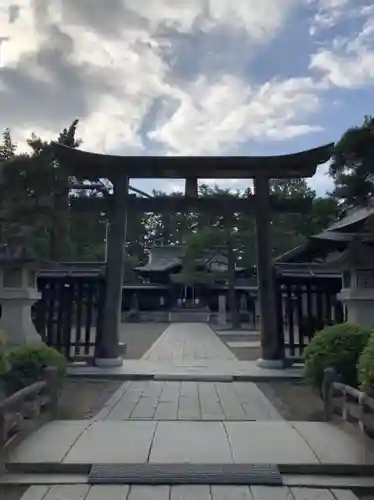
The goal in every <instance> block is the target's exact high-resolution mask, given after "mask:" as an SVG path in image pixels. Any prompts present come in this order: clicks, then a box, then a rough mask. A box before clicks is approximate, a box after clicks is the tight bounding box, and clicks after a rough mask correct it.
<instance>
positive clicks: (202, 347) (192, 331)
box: [69, 323, 302, 381]
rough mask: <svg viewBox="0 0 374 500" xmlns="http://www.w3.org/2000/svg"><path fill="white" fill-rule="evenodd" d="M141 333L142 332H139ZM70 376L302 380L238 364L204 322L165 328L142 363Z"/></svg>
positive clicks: (80, 370) (295, 374)
mask: <svg viewBox="0 0 374 500" xmlns="http://www.w3.org/2000/svg"><path fill="white" fill-rule="evenodd" d="M139 334H140V333H139ZM69 373H70V374H71V375H82V376H90V377H95V376H97V377H102V376H115V377H124V378H126V377H135V376H148V377H156V378H160V379H167V378H176V377H178V378H185V379H186V378H188V377H189V378H190V379H191V380H193V379H194V378H196V377H200V378H201V377H202V378H210V379H214V380H217V379H219V378H225V379H227V380H228V381H229V379H230V378H233V377H236V378H238V379H243V380H246V379H249V378H253V379H263V380H266V379H269V378H270V379H274V378H281V379H282V378H283V379H284V378H301V376H302V372H301V370H299V369H297V368H292V369H286V370H266V369H263V368H259V367H258V366H257V364H256V362H255V361H239V360H238V359H237V358H236V357H235V355H234V354H233V353H232V352H231V350H230V349H229V348H228V347H227V346H226V345H225V344H224V343H223V342H222V341H221V340H220V338H219V337H218V335H216V334H215V333H214V332H213V330H212V329H211V328H210V327H209V326H208V325H206V324H204V323H174V324H171V325H170V326H168V327H167V328H166V330H165V331H164V332H163V334H162V335H161V336H160V337H159V338H158V339H157V341H156V342H155V343H154V344H153V346H152V347H151V348H150V349H149V351H148V352H146V353H145V355H144V356H143V358H142V359H141V360H133V359H126V361H125V363H124V364H123V365H122V366H120V367H115V368H105V369H104V368H97V367H95V366H86V367H82V366H78V367H74V366H73V367H70V368H69Z"/></svg>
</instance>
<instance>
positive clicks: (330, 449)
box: [292, 422, 374, 464]
mask: <svg viewBox="0 0 374 500" xmlns="http://www.w3.org/2000/svg"><path fill="white" fill-rule="evenodd" d="M292 426H293V428H294V429H296V430H297V431H298V432H299V434H300V435H301V436H302V437H303V439H304V440H305V441H306V442H307V443H308V444H309V446H310V447H311V448H312V449H313V450H314V453H315V454H316V455H317V456H318V458H319V460H320V461H321V462H323V463H334V464H339V463H342V464H350V463H352V464H357V463H370V464H373V463H374V453H373V452H374V448H373V443H372V442H371V441H370V440H369V439H367V438H366V437H365V436H363V435H361V434H360V433H358V432H357V431H356V429H354V428H353V427H351V426H350V425H349V424H348V425H347V424H345V423H342V424H341V425H340V426H339V425H338V423H325V422H324V423H321V422H292ZM328 443H331V444H333V445H331V446H327V444H328Z"/></svg>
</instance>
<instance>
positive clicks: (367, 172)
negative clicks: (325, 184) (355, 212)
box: [330, 116, 374, 206]
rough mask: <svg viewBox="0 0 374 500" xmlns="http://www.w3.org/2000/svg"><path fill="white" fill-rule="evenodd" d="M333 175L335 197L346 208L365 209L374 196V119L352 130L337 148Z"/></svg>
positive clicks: (366, 118)
mask: <svg viewBox="0 0 374 500" xmlns="http://www.w3.org/2000/svg"><path fill="white" fill-rule="evenodd" d="M330 174H331V176H332V177H333V179H334V182H335V189H334V192H333V196H334V197H336V198H337V199H339V200H341V201H342V202H343V203H344V204H345V205H348V206H352V205H361V204H364V203H365V202H366V201H367V200H368V198H370V197H372V196H373V195H374V118H373V117H371V116H366V117H365V119H364V122H363V124H362V125H361V126H358V127H352V128H350V129H348V130H347V131H346V132H345V133H344V134H343V136H342V137H341V139H340V140H339V142H338V143H337V144H336V145H335V152H334V157H333V160H332V163H331V166H330Z"/></svg>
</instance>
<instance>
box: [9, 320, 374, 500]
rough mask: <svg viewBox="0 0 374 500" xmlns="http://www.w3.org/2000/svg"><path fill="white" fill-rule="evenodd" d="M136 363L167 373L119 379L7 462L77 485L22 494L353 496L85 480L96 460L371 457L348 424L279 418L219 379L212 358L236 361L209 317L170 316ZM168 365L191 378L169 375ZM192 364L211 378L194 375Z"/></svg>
mask: <svg viewBox="0 0 374 500" xmlns="http://www.w3.org/2000/svg"><path fill="white" fill-rule="evenodd" d="M127 363H128V361H125V363H124V366H126V365H127ZM141 363H145V364H148V369H150V367H154V366H160V364H162V366H163V367H165V368H164V369H165V370H166V371H165V377H166V380H138V381H127V382H124V383H123V384H122V385H121V387H120V388H119V389H118V391H117V392H116V393H115V394H114V395H113V396H112V397H111V398H110V399H109V400H108V401H107V403H106V404H105V406H104V407H103V408H102V409H101V411H100V412H99V413H98V414H97V415H96V416H95V418H94V419H90V420H81V421H55V422H51V423H49V424H47V425H45V426H43V427H42V428H41V429H39V430H38V431H37V432H35V433H34V434H33V435H31V436H30V437H29V438H28V439H26V440H25V441H23V443H21V445H20V446H18V448H17V449H16V450H15V451H14V453H13V454H12V455H11V456H10V458H9V461H8V465H9V466H10V467H13V470H14V471H15V472H25V470H29V471H30V470H33V472H34V473H39V474H45V473H47V472H48V471H49V470H50V469H51V468H52V469H53V470H55V471H59V472H60V473H62V472H65V473H69V474H74V473H75V474H82V473H83V474H85V479H84V480H83V481H82V483H84V484H75V485H72V484H70V485H67V484H65V485H61V484H55V485H54V486H40V487H39V486H33V487H31V488H29V490H28V491H27V492H26V494H25V496H24V498H23V500H117V499H118V500H147V499H152V500H163V499H165V500H166V499H167V500H189V499H191V500H192V499H193V500H208V499H209V500H228V499H229V498H230V499H233V500H239V499H240V500H246V499H251V500H272V499H274V500H283V499H287V500H309V499H312V498H313V499H314V498H318V499H319V500H356V497H355V496H354V495H353V493H352V492H351V491H350V490H348V489H346V490H344V491H333V490H329V489H320V490H318V491H316V490H313V489H312V488H303V489H300V488H289V487H286V486H284V487H272V488H270V487H265V486H251V487H248V486H225V487H224V486H213V485H209V484H206V485H201V486H192V485H180V486H158V487H154V486H152V487H149V486H145V485H139V486H138V485H137V486H135V485H132V486H131V485H124V486H119V485H116V486H115V485H109V486H91V487H90V486H88V485H87V484H86V482H87V473H88V471H89V470H90V468H91V466H92V465H95V464H112V465H115V464H118V465H125V464H140V465H141V464H144V465H145V466H146V465H147V464H186V463H191V464H201V466H202V467H203V468H204V466H206V465H208V464H219V465H223V464H248V465H251V464H274V465H283V466H287V467H293V468H294V469H293V470H295V467H296V468H297V467H299V466H301V467H304V473H305V467H309V468H310V467H312V468H313V467H316V466H319V467H322V468H323V467H325V470H326V467H327V468H328V467H329V466H331V465H336V464H344V465H352V464H354V465H356V466H357V465H358V466H362V465H368V464H374V450H372V449H370V448H369V447H367V446H365V444H364V443H363V442H362V441H360V440H359V439H358V437H357V436H358V433H355V432H352V431H351V430H350V429H349V428H348V427H338V426H337V425H334V424H331V423H317V422H287V421H285V420H284V419H283V418H282V417H281V415H280V414H279V413H278V411H277V410H276V409H275V408H274V406H273V405H272V404H271V403H270V402H269V401H268V399H267V398H266V397H265V396H264V394H263V393H262V392H261V391H260V390H259V389H258V387H257V386H256V385H255V384H254V383H253V382H236V381H230V380H228V381H222V380H217V379H216V378H215V377H216V375H215V374H214V372H213V371H211V366H212V363H214V364H215V366H217V367H218V366H220V365H225V366H226V369H227V371H228V373H230V370H231V371H232V370H235V369H238V367H240V365H241V363H242V362H240V361H238V360H237V358H236V357H235V356H234V355H233V354H232V352H231V351H230V349H228V348H227V347H226V345H225V344H224V343H223V342H222V341H221V340H220V339H219V337H218V336H217V335H216V334H215V333H214V332H213V331H212V330H211V329H210V328H209V327H208V326H207V325H204V324H201V323H199V324H186V323H181V324H173V325H170V326H169V327H168V328H167V329H166V330H165V332H164V333H163V334H162V335H161V337H159V339H158V340H157V341H156V342H155V344H154V345H153V346H152V347H151V348H150V350H149V351H148V352H147V353H146V354H145V355H144V359H143V360H141ZM175 369H178V370H184V372H183V373H184V375H186V373H188V374H189V375H190V377H189V378H187V379H183V380H167V377H168V376H170V375H172V376H174V375H175V373H176V372H175ZM186 370H187V372H186ZM194 370H198V373H199V376H201V375H206V373H207V371H208V373H209V376H210V377H211V380H210V381H196V380H193V377H194V375H193V373H194ZM182 378H183V377H182ZM30 467H31V469H30ZM204 470H205V469H204ZM322 470H323V469H320V473H322V472H321V471H322ZM60 482H61V481H60ZM57 483H58V481H57Z"/></svg>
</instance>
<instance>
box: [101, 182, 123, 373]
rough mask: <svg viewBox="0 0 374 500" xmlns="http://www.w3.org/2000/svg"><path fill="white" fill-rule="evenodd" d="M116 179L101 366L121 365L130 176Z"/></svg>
mask: <svg viewBox="0 0 374 500" xmlns="http://www.w3.org/2000/svg"><path fill="white" fill-rule="evenodd" d="M112 182H113V190H114V192H113V198H114V212H112V213H111V214H110V217H111V224H110V226H109V235H108V262H107V271H106V298H105V307H104V323H103V335H102V339H101V344H100V346H98V349H97V353H98V355H97V357H96V359H95V364H96V365H97V366H101V367H113V366H120V365H122V362H123V360H122V357H121V356H120V345H119V329H120V324H121V305H122V285H123V272H124V260H125V236H126V211H127V198H128V187H129V179H128V177H127V176H126V175H123V174H122V175H119V176H118V177H116V178H115V179H113V180H112Z"/></svg>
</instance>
